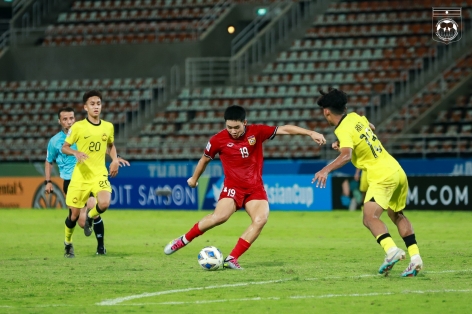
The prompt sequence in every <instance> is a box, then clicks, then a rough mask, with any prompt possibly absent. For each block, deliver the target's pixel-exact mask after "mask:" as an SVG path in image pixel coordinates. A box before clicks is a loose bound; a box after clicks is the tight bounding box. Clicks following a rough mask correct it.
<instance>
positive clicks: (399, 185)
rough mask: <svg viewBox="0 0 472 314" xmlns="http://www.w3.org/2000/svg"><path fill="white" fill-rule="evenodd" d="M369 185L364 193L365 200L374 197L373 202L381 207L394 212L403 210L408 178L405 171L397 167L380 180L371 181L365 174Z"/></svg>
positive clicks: (367, 200)
mask: <svg viewBox="0 0 472 314" xmlns="http://www.w3.org/2000/svg"><path fill="white" fill-rule="evenodd" d="M367 181H368V184H369V187H368V189H367V193H366V195H365V200H364V203H365V202H369V201H370V200H371V199H372V198H374V200H375V202H376V203H377V204H379V206H380V207H382V208H383V209H388V208H390V209H392V210H393V211H394V212H399V211H401V210H403V209H404V208H405V206H406V198H407V196H408V179H407V178H406V174H405V171H403V169H399V170H398V171H397V172H395V173H393V174H392V175H391V176H389V177H388V178H386V179H385V180H383V181H381V182H375V181H374V182H372V181H370V180H369V175H368V174H367Z"/></svg>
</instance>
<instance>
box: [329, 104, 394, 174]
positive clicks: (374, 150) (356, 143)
mask: <svg viewBox="0 0 472 314" xmlns="http://www.w3.org/2000/svg"><path fill="white" fill-rule="evenodd" d="M334 134H336V137H337V138H338V141H339V147H340V148H343V147H348V148H352V158H351V161H352V163H353V165H354V166H355V167H356V168H359V169H361V170H363V171H367V173H368V177H369V181H371V180H374V181H377V180H383V179H385V178H386V177H388V176H390V175H391V174H393V173H395V172H396V171H398V170H399V169H401V166H400V164H399V163H398V161H397V160H396V159H395V158H393V157H392V155H390V154H389V153H388V152H387V151H386V150H385V148H384V147H383V146H382V143H381V142H380V140H379V139H378V138H377V136H376V135H375V134H374V132H373V131H372V130H371V128H370V125H369V121H368V120H367V118H366V117H361V116H359V115H358V114H357V113H355V112H352V113H349V114H348V115H345V116H344V117H343V118H342V119H341V121H339V124H338V126H337V127H336V128H335V130H334Z"/></svg>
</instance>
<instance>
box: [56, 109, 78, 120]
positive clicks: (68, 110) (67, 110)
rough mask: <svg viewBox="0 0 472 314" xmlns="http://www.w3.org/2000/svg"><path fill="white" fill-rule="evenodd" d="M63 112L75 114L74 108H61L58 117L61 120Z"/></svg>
mask: <svg viewBox="0 0 472 314" xmlns="http://www.w3.org/2000/svg"><path fill="white" fill-rule="evenodd" d="M61 112H73V113H74V114H75V111H74V109H73V108H71V107H64V108H61V109H59V111H58V112H57V117H58V118H59V119H60V118H61Z"/></svg>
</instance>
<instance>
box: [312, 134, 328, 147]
mask: <svg viewBox="0 0 472 314" xmlns="http://www.w3.org/2000/svg"><path fill="white" fill-rule="evenodd" d="M310 136H311V138H312V139H313V141H315V142H316V143H318V144H319V145H324V144H326V139H325V138H324V136H323V134H320V133H318V132H311V133H310Z"/></svg>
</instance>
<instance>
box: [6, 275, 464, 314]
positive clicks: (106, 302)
mask: <svg viewBox="0 0 472 314" xmlns="http://www.w3.org/2000/svg"><path fill="white" fill-rule="evenodd" d="M460 272H472V269H462V270H442V271H423V272H422V273H423V274H448V273H460ZM377 276H381V275H372V274H364V275H357V276H346V277H334V276H327V277H321V278H305V279H302V280H301V281H312V280H323V279H338V278H339V279H343V278H364V277H377ZM293 280H295V279H294V278H288V279H279V280H268V281H258V282H242V283H235V284H225V285H215V286H207V287H196V288H185V289H175V290H165V291H159V292H152V293H141V294H136V295H130V296H127V297H122V298H116V299H110V300H104V301H102V302H99V303H96V305H102V306H103V305H105V306H107V305H115V306H116V305H119V306H143V305H179V304H207V303H220V302H242V301H262V300H281V299H294V300H295V299H314V298H316V299H323V298H337V297H367V296H381V295H392V294H409V293H416V294H425V293H468V292H472V289H464V290H455V289H444V290H411V291H410V290H405V291H402V292H397V293H394V292H383V293H365V294H357V293H355V294H324V295H318V296H313V295H305V296H289V297H264V298H261V297H256V298H243V299H219V300H199V301H194V302H180V301H176V302H173V301H168V302H150V303H133V304H120V303H122V302H125V301H129V300H135V299H141V298H147V297H153V296H159V295H165V294H173V293H180V292H188V291H195V290H207V289H218V288H229V287H243V286H249V285H266V284H271V283H279V282H286V281H293ZM405 280H409V279H407V278H405ZM68 306H70V305H68V304H42V305H36V306H10V305H0V308H49V307H51V308H52V307H68Z"/></svg>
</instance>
